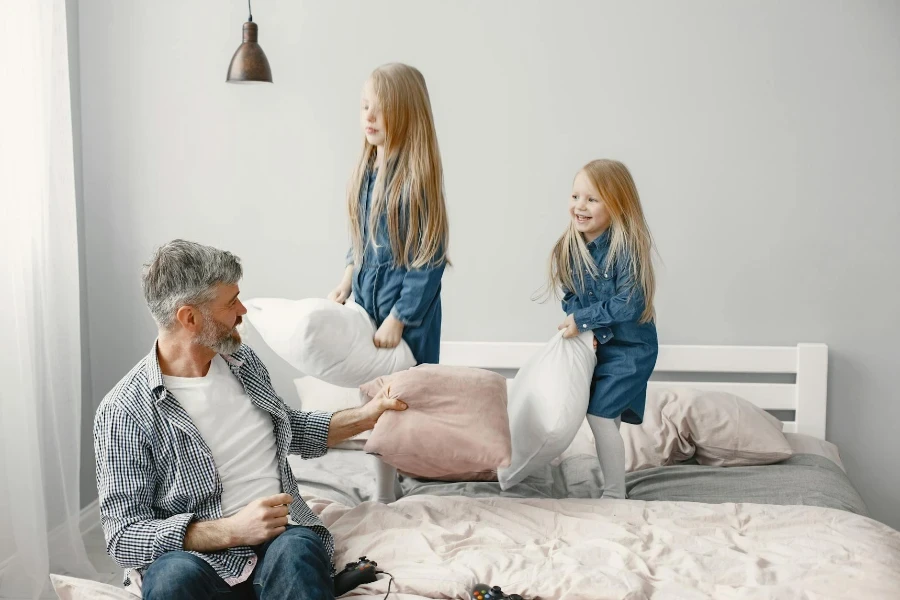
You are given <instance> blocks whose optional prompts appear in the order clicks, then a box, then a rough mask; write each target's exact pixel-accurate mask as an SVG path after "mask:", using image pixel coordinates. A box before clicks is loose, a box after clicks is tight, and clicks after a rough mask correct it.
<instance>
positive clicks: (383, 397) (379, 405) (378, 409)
mask: <svg viewBox="0 0 900 600" xmlns="http://www.w3.org/2000/svg"><path fill="white" fill-rule="evenodd" d="M390 393H391V390H390V388H385V389H383V390H381V392H379V394H378V395H377V396H375V397H374V398H372V399H371V400H369V401H368V402H366V404H365V405H363V407H362V410H363V412H364V413H365V414H366V415H367V417H368V419H369V421H370V422H371V426H370V427H369V429H371V428H372V427H375V423H376V422H377V421H378V418H379V417H380V416H381V415H383V414H384V413H385V412H386V411H389V410H406V408H407V405H406V402H403V401H402V400H400V399H399V398H391V397H390Z"/></svg>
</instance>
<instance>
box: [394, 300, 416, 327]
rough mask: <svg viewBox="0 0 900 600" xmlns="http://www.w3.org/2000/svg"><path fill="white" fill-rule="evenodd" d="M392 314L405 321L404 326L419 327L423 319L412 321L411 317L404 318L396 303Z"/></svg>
mask: <svg viewBox="0 0 900 600" xmlns="http://www.w3.org/2000/svg"><path fill="white" fill-rule="evenodd" d="M391 316H392V317H394V318H395V319H397V320H398V321H400V322H401V323H403V326H404V327H418V326H419V325H421V324H422V321H412V320H410V319H404V318H403V317H402V316H400V311H398V310H397V306H396V305H395V306H394V308H392V309H391Z"/></svg>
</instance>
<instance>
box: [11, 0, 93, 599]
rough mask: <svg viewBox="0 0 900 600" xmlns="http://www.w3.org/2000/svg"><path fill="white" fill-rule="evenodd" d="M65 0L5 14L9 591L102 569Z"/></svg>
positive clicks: (33, 0) (43, 592) (14, 4)
mask: <svg viewBox="0 0 900 600" xmlns="http://www.w3.org/2000/svg"><path fill="white" fill-rule="evenodd" d="M68 61H69V58H68V43H67V34H66V3H65V0H15V1H9V2H3V13H2V16H0V200H2V204H0V352H2V355H0V356H2V359H0V598H40V597H53V595H52V589H51V587H50V585H49V578H48V574H49V573H51V572H53V573H66V574H71V575H75V576H81V577H94V576H96V573H95V572H94V569H93V567H92V566H91V564H90V561H89V560H88V558H87V556H86V554H85V550H84V545H83V543H82V540H81V535H80V530H79V512H80V506H79V504H80V503H79V492H78V487H79V467H80V465H79V463H80V460H79V458H80V454H79V452H80V445H81V440H80V430H81V423H80V422H81V402H82V398H81V362H80V361H81V336H80V301H79V298H80V296H79V283H78V281H79V273H78V236H77V227H76V206H75V179H74V159H73V145H72V114H71V104H70V93H69V62H68Z"/></svg>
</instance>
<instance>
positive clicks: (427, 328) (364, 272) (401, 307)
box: [347, 170, 445, 364]
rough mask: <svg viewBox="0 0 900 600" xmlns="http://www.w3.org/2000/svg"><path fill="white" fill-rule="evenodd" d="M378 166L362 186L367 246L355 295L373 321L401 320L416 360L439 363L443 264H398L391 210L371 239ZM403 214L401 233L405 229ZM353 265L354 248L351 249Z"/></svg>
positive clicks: (356, 274)
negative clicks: (389, 217) (409, 266)
mask: <svg viewBox="0 0 900 600" xmlns="http://www.w3.org/2000/svg"><path fill="white" fill-rule="evenodd" d="M377 173H378V171H377V170H369V172H367V173H366V177H365V178H364V179H363V185H362V186H361V188H360V190H359V202H360V211H359V218H360V228H361V230H362V238H363V243H364V244H365V251H364V252H363V259H362V263H361V264H359V265H355V266H354V269H353V299H354V301H355V302H356V303H357V304H359V305H360V306H362V307H363V308H364V309H366V312H367V313H369V316H370V317H372V319H374V320H375V324H376V326H378V327H381V324H382V323H383V322H384V320H385V319H387V318H388V315H393V316H394V318H396V319H398V320H399V321H400V322H401V323H403V326H404V327H403V340H404V341H405V342H406V343H407V345H409V349H410V350H411V351H412V354H413V357H415V359H416V363H417V364H423V363H431V364H436V363H437V362H438V361H439V360H440V353H441V278H442V277H443V274H444V266H445V263H443V262H441V263H438V264H434V265H427V266H425V267H422V268H418V269H407V268H405V267H401V266H398V265H396V264H395V262H396V261H395V260H394V255H393V252H392V251H391V241H390V237H389V234H388V230H387V214H386V213H385V214H382V215H380V216H379V221H378V228H377V233H376V239H375V240H372V239H371V232H370V231H369V213H370V210H371V206H372V197H373V196H372V195H373V192H374V189H375V177H376V175H377ZM402 222H403V221H402V219H401V235H402V233H403V227H402ZM347 264H348V265H350V264H353V249H352V248H351V249H350V251H349V252H348V253H347Z"/></svg>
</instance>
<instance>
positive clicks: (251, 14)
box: [247, 0, 253, 23]
mask: <svg viewBox="0 0 900 600" xmlns="http://www.w3.org/2000/svg"><path fill="white" fill-rule="evenodd" d="M247 12H248V13H250V18H249V19H247V20H248V21H250V22H251V23H252V22H253V9H252V8H250V0H247Z"/></svg>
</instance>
